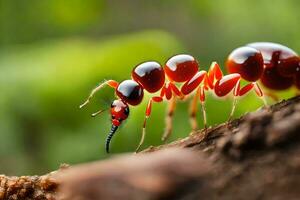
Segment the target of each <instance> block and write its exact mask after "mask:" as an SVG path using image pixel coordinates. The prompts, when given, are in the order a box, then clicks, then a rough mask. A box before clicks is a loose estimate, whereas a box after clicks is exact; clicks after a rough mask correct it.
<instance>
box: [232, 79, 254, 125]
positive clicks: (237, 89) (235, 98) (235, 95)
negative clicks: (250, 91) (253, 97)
mask: <svg viewBox="0 0 300 200" xmlns="http://www.w3.org/2000/svg"><path fill="white" fill-rule="evenodd" d="M248 85H250V84H248ZM246 87H247V85H246V86H245V87H244V88H246ZM252 87H253V86H252ZM239 94H240V78H239V79H238V80H237V82H236V84H235V86H234V88H233V102H232V108H231V112H230V115H229V118H228V120H227V122H228V124H229V122H230V121H231V120H232V118H233V114H234V111H235V108H236V105H237V102H238V96H239Z"/></svg>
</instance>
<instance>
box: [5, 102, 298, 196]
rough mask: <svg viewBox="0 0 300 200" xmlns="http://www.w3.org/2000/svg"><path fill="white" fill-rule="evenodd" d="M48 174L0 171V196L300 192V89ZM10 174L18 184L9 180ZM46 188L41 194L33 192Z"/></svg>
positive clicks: (292, 193)
mask: <svg viewBox="0 0 300 200" xmlns="http://www.w3.org/2000/svg"><path fill="white" fill-rule="evenodd" d="M44 177H47V178H46V180H48V181H46V182H47V183H48V184H46V185H49V186H50V187H43V186H41V182H42V181H41V180H44V179H43V178H42V177H39V178H38V177H27V179H28V180H31V182H30V181H29V182H30V184H29V185H32V186H31V187H29V186H25V185H26V184H25V183H27V185H28V182H27V181H23V182H22V181H20V180H23V179H24V177H20V178H16V177H15V178H11V177H5V176H0V200H1V199H18V198H14V197H19V196H20V195H23V196H22V198H19V199H26V198H28V199H43V198H44V199H51V198H52V199H64V200H68V199H72V200H77V199H78V200H79V199H80V200H85V199H105V200H110V199H138V200H144V199H145V200H148V199H149V200H150V199H151V200H152V199H154V200H156V199H157V200H159V199H178V200H179V199H182V200H189V199H300V97H295V98H292V99H289V100H287V101H282V102H280V103H278V104H275V105H273V106H271V107H269V108H262V109H260V110H258V111H256V112H252V113H248V114H246V115H244V116H242V117H241V118H239V119H236V120H233V121H232V122H230V123H228V124H221V125H218V126H215V127H210V128H208V129H207V130H206V131H205V130H200V131H198V132H196V133H194V134H192V135H190V136H189V137H187V138H184V139H180V140H178V141H175V142H173V143H170V144H166V145H162V146H159V147H151V148H148V149H146V150H144V151H143V152H141V153H139V154H136V155H132V154H130V155H122V156H117V157H114V158H112V159H109V160H104V161H99V162H94V163H88V164H82V165H78V166H72V167H70V168H69V169H66V170H60V171H58V172H55V173H54V174H49V175H46V176H44ZM10 179H13V180H14V181H13V184H8V183H7V182H8V181H7V180H10ZM27 179H26V180H27ZM49 181H50V182H49ZM16 183H18V184H17V185H19V186H18V187H16V186H15V185H16ZM49 183H51V184H49ZM52 184H53V185H52ZM26 187H27V188H30V189H29V190H26ZM24 188H25V190H24ZM22 191H23V192H22ZM26 191H27V192H26ZM28 191H29V192H28ZM41 193H42V194H43V196H42V197H43V198H41V197H37V196H36V194H41ZM18 195H19V196H18ZM26 195H27V196H26ZM25 197H26V198H25Z"/></svg>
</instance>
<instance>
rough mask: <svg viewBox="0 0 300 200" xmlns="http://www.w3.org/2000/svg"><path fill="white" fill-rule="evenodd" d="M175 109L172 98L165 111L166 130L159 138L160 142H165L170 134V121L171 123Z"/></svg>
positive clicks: (174, 99)
mask: <svg viewBox="0 0 300 200" xmlns="http://www.w3.org/2000/svg"><path fill="white" fill-rule="evenodd" d="M175 108H176V97H175V96H173V97H172V99H171V100H170V101H169V104H168V110H167V116H166V128H165V132H164V134H163V136H162V138H161V140H162V141H166V140H167V139H168V137H169V136H170V135H171V133H172V121H173V114H174V111H175Z"/></svg>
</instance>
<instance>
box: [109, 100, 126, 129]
mask: <svg viewBox="0 0 300 200" xmlns="http://www.w3.org/2000/svg"><path fill="white" fill-rule="evenodd" d="M110 113H111V121H112V124H113V125H115V126H120V124H121V123H122V121H123V120H125V119H127V117H128V115H129V107H128V105H127V104H126V103H125V102H123V101H122V100H119V99H118V100H114V101H113V102H112V104H111V108H110Z"/></svg>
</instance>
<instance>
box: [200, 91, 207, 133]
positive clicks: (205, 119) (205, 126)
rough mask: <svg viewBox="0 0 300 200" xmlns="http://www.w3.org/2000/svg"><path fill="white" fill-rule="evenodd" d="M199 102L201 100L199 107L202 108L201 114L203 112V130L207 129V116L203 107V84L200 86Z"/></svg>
mask: <svg viewBox="0 0 300 200" xmlns="http://www.w3.org/2000/svg"><path fill="white" fill-rule="evenodd" d="M200 102H201V108H202V114H203V125H204V130H205V131H206V129H207V118H206V109H205V90H204V86H201V87H200Z"/></svg>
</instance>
